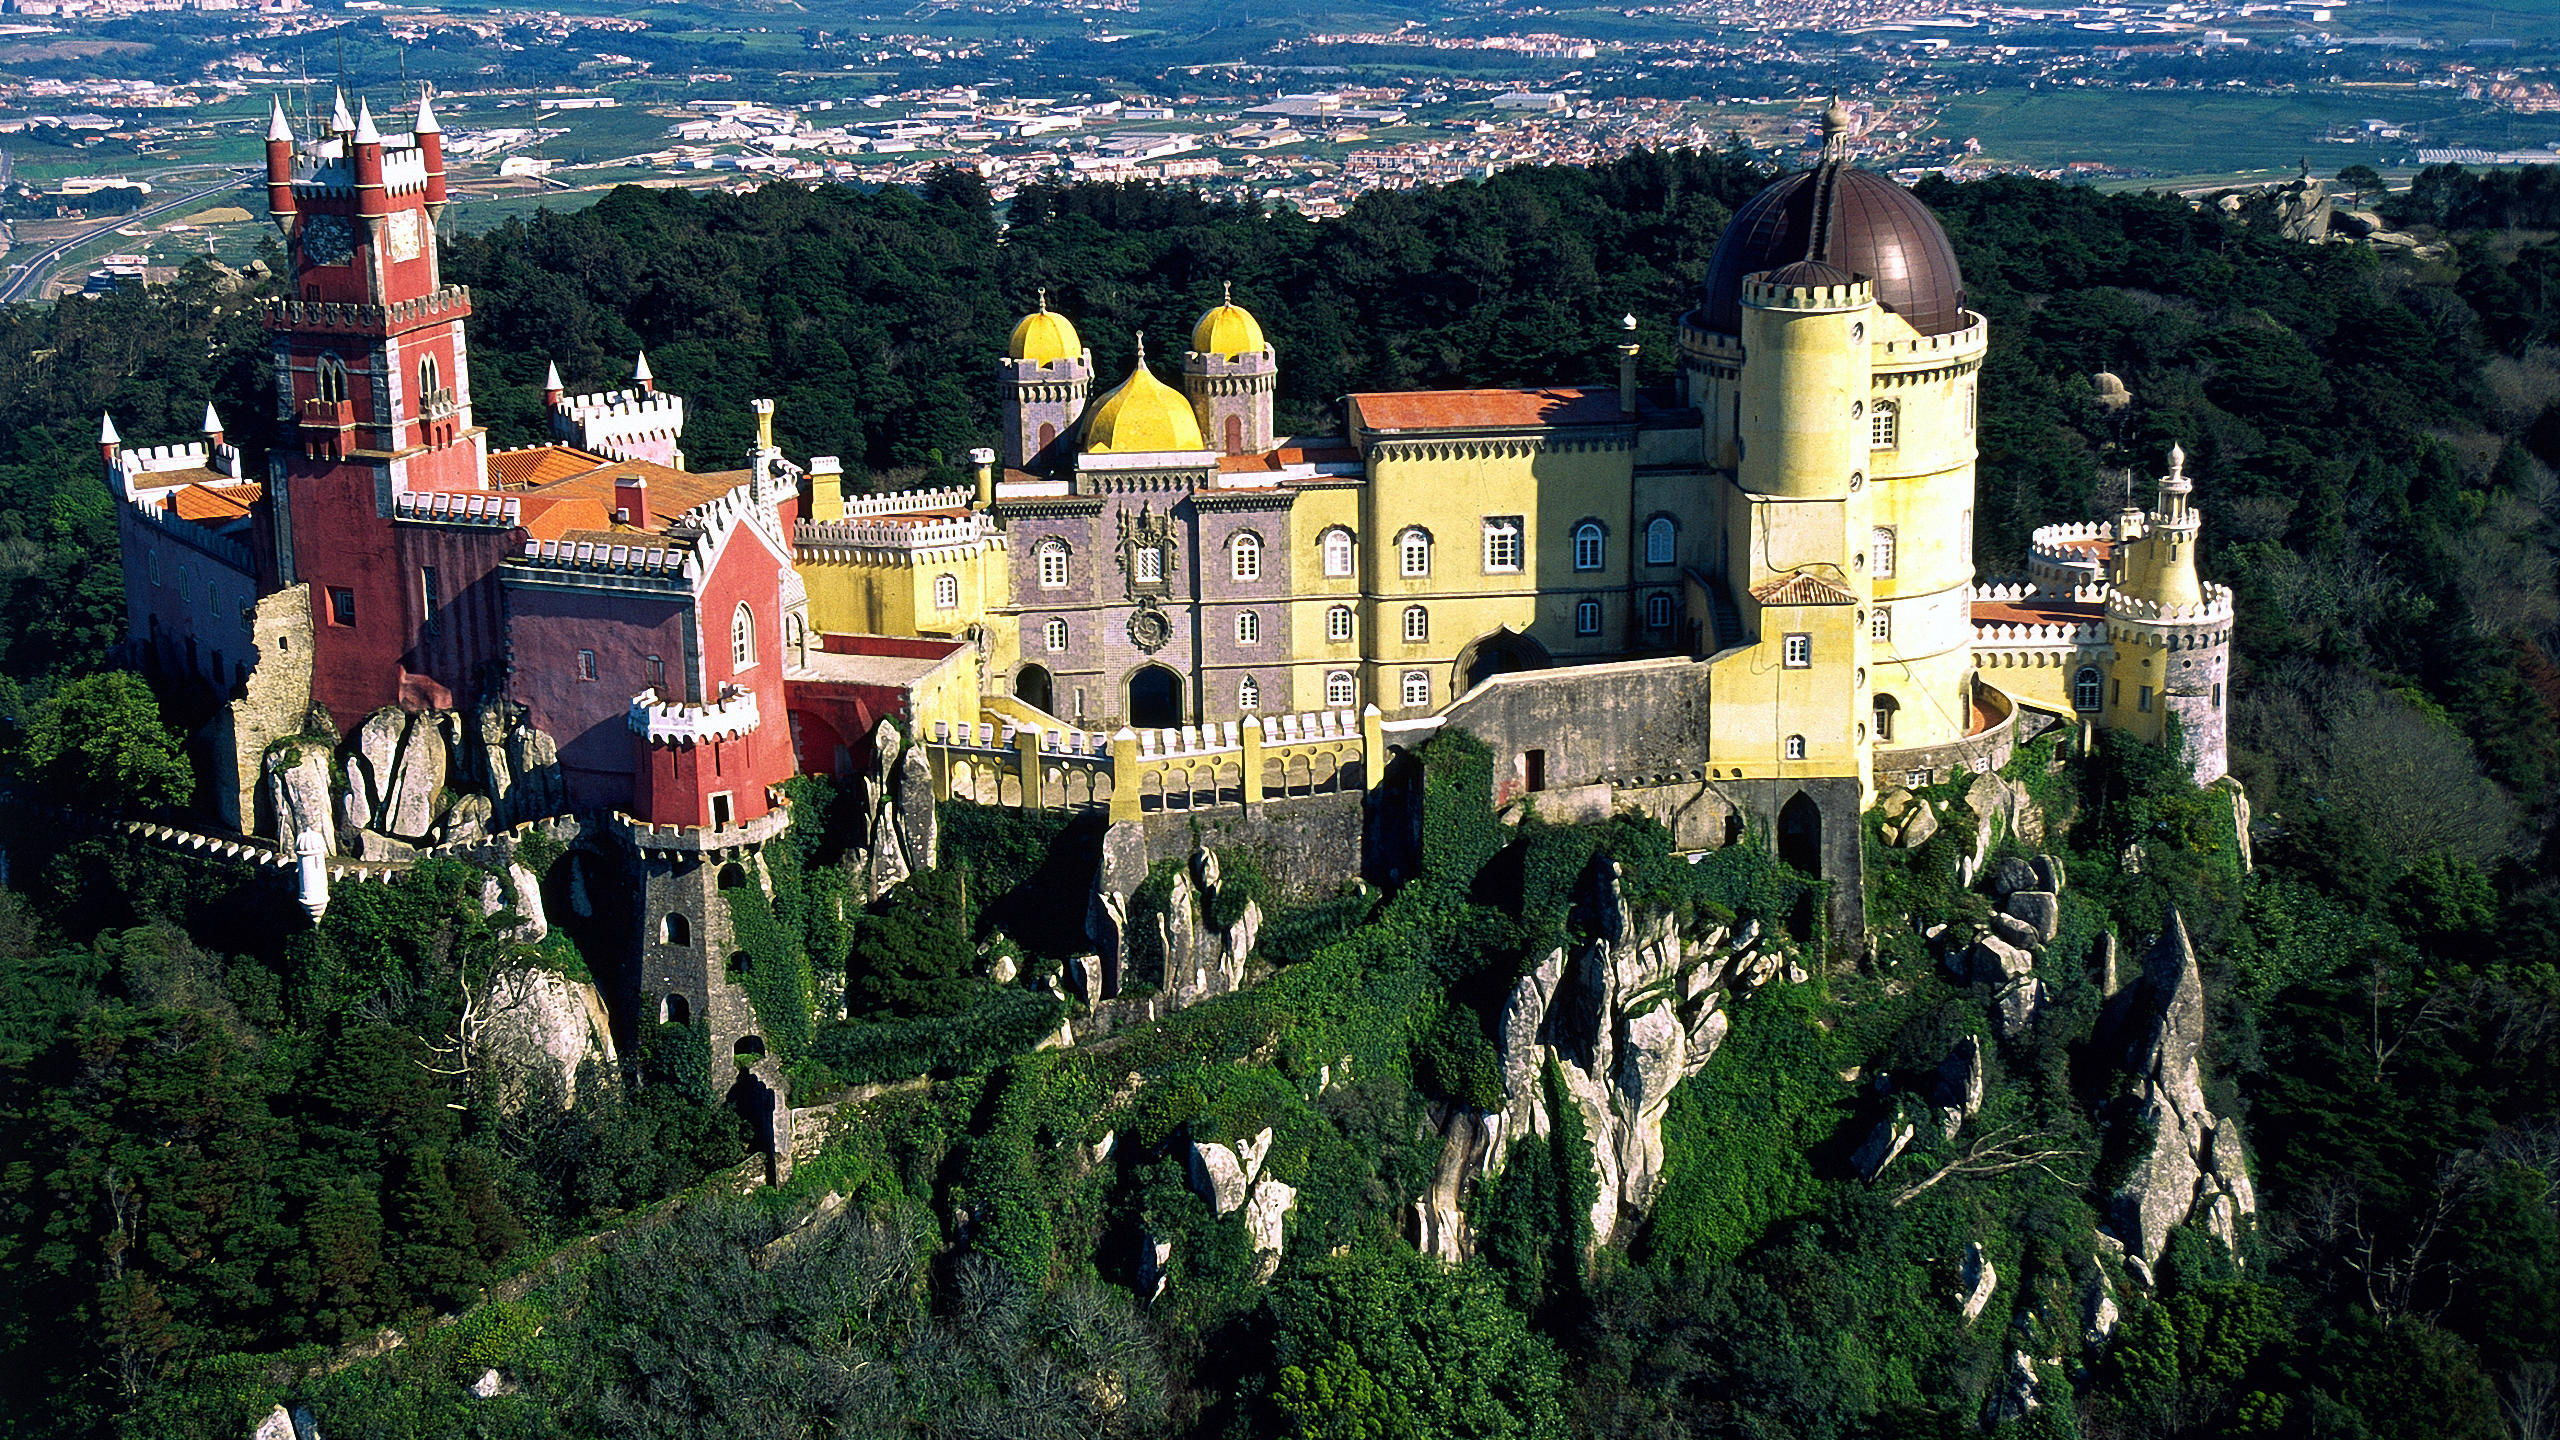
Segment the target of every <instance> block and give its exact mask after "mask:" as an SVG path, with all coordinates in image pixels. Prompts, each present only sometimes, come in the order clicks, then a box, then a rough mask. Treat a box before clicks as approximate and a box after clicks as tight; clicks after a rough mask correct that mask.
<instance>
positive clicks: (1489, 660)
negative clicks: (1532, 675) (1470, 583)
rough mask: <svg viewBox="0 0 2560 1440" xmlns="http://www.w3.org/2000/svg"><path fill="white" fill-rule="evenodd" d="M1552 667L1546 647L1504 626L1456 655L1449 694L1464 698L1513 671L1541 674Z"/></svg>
mask: <svg viewBox="0 0 2560 1440" xmlns="http://www.w3.org/2000/svg"><path fill="white" fill-rule="evenodd" d="M1554 663H1555V657H1554V656H1552V655H1550V654H1548V653H1547V647H1546V646H1544V645H1541V644H1539V643H1538V641H1537V637H1535V636H1533V635H1528V634H1525V633H1523V632H1521V631H1518V630H1514V629H1512V628H1511V627H1510V626H1508V625H1505V626H1503V627H1502V628H1500V629H1498V630H1495V631H1494V632H1493V633H1491V634H1489V635H1479V636H1477V637H1476V638H1475V639H1474V640H1472V641H1470V642H1468V644H1467V648H1465V649H1464V650H1461V651H1459V652H1458V659H1457V662H1456V664H1455V665H1454V666H1453V667H1452V670H1453V676H1452V678H1453V681H1454V684H1453V685H1452V687H1451V693H1452V695H1453V697H1454V696H1456V695H1463V694H1465V693H1467V692H1468V691H1470V690H1473V689H1474V688H1476V687H1477V686H1479V685H1481V684H1483V683H1484V682H1486V681H1487V680H1490V679H1492V678H1493V677H1494V676H1496V675H1508V674H1510V673H1512V672H1513V671H1516V670H1544V669H1546V668H1547V667H1548V666H1549V665H1552V664H1554Z"/></svg>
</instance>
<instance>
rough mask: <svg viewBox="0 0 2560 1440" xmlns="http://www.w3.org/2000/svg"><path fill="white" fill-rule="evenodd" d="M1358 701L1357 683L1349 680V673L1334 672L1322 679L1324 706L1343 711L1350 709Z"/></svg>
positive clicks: (1345, 671) (1342, 671)
mask: <svg viewBox="0 0 2560 1440" xmlns="http://www.w3.org/2000/svg"><path fill="white" fill-rule="evenodd" d="M1359 699H1360V686H1359V682H1357V681H1355V680H1353V679H1352V678H1351V672H1350V671H1348V670H1336V671H1334V672H1333V673H1332V674H1329V675H1327V676H1325V677H1324V703H1325V704H1326V705H1328V706H1331V707H1332V708H1333V709H1336V710H1344V709H1348V708H1350V707H1351V706H1352V705H1353V704H1356V703H1357V702H1358V701H1359Z"/></svg>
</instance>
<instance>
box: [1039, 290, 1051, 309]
mask: <svg viewBox="0 0 2560 1440" xmlns="http://www.w3.org/2000/svg"><path fill="white" fill-rule="evenodd" d="M1040 313H1041V314H1043V315H1046V314H1048V313H1049V287H1048V286H1046V285H1043V286H1041V287H1040Z"/></svg>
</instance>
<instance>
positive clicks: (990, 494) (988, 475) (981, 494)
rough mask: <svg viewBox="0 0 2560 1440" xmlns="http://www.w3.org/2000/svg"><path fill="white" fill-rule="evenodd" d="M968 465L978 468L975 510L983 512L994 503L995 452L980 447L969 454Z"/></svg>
mask: <svg viewBox="0 0 2560 1440" xmlns="http://www.w3.org/2000/svg"><path fill="white" fill-rule="evenodd" d="M969 463H970V464H972V465H975V466H977V467H978V502H977V508H978V509H980V510H984V509H986V508H987V507H988V506H990V505H993V504H995V503H996V452H994V451H993V450H990V449H988V448H987V447H985V446H983V445H981V446H979V447H978V448H977V449H975V450H972V451H970V452H969Z"/></svg>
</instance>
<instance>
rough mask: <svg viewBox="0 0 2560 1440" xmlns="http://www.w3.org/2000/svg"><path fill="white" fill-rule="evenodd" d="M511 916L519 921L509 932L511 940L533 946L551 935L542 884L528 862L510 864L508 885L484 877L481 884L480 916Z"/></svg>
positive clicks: (507, 876)
mask: <svg viewBox="0 0 2560 1440" xmlns="http://www.w3.org/2000/svg"><path fill="white" fill-rule="evenodd" d="M510 912H511V913H513V914H514V915H515V917H516V920H515V924H514V925H512V926H510V927H509V928H508V930H507V931H506V936H507V938H508V939H510V940H514V941H517V942H518V943H521V944H526V945H531V944H534V943H536V942H538V941H540V940H541V939H542V938H543V937H544V936H546V935H548V934H550V933H551V922H550V918H549V917H548V916H545V915H544V914H543V913H542V882H540V881H539V880H536V879H535V878H534V876H533V872H532V871H531V870H528V869H526V868H525V865H524V862H522V861H520V860H513V859H510V860H509V861H507V875H506V881H505V883H503V884H501V883H500V882H499V879H498V877H497V876H495V875H484V876H482V877H481V881H480V913H481V914H483V915H497V914H502V913H510Z"/></svg>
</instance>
